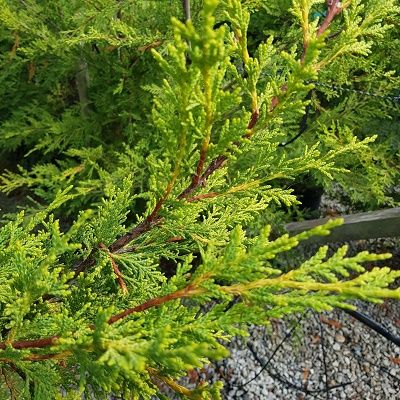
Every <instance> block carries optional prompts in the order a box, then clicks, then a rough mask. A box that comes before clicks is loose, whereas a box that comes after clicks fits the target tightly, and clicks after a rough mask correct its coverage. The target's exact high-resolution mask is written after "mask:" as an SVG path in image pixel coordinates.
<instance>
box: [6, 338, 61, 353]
mask: <svg viewBox="0 0 400 400" xmlns="http://www.w3.org/2000/svg"><path fill="white" fill-rule="evenodd" d="M59 338H60V336H58V335H54V336H49V337H46V338H41V339H33V340H16V341H15V342H11V343H6V342H2V343H0V349H1V350H5V349H6V347H7V345H9V346H11V347H13V348H14V349H18V350H21V349H30V348H37V349H40V348H42V347H49V346H52V345H53V344H55V342H56V341H57V340H58V339H59Z"/></svg>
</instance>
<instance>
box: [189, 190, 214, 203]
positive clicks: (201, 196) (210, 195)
mask: <svg viewBox="0 0 400 400" xmlns="http://www.w3.org/2000/svg"><path fill="white" fill-rule="evenodd" d="M216 196H218V193H217V192H210V193H203V194H199V195H198V196H193V197H188V198H187V199H186V201H187V202H189V203H193V202H194V201H198V200H203V199H212V198H213V197H216Z"/></svg>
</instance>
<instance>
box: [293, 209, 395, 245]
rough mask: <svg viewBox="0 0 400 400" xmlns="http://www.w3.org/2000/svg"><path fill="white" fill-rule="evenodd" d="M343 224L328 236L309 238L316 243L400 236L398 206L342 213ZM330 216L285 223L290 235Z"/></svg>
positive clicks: (319, 223)
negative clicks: (349, 213)
mask: <svg viewBox="0 0 400 400" xmlns="http://www.w3.org/2000/svg"><path fill="white" fill-rule="evenodd" d="M341 218H344V224H343V225H342V226H339V227H337V228H335V229H333V230H332V232H331V234H330V235H329V236H323V237H321V236H319V237H315V238H311V239H310V241H312V242H318V243H330V242H348V241H351V240H362V239H376V238H384V237H396V236H400V207H395V208H389V209H386V210H379V211H369V212H363V213H358V214H351V215H343V216H341ZM329 219H332V218H321V219H313V220H309V221H301V222H291V223H289V224H287V225H286V229H287V231H288V232H289V234H290V235H295V234H297V233H300V232H303V231H306V230H308V229H311V228H314V227H316V226H318V225H322V224H324V223H325V222H327V221H328V220H329Z"/></svg>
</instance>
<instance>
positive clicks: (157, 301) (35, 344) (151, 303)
mask: <svg viewBox="0 0 400 400" xmlns="http://www.w3.org/2000/svg"><path fill="white" fill-rule="evenodd" d="M203 291H204V289H201V288H199V287H197V286H195V285H194V284H191V285H188V286H186V287H185V288H183V289H181V290H177V291H176V292H173V293H169V294H167V295H165V296H161V297H155V298H153V299H150V300H148V301H146V302H145V303H142V304H139V305H138V306H136V307H132V308H128V309H126V310H125V311H123V312H121V313H119V314H116V315H113V316H112V317H111V318H110V319H109V320H108V324H110V325H112V324H114V323H115V322H117V321H119V320H120V319H122V318H125V317H127V316H128V315H131V314H133V313H137V312H141V311H145V310H147V309H149V308H152V307H157V306H159V305H161V304H164V303H166V302H168V301H171V300H175V299H180V298H184V297H191V296H193V295H195V294H200V293H202V292H203ZM90 329H93V325H90ZM59 338H60V336H59V335H54V336H49V337H45V338H41V339H32V340H16V341H14V342H10V343H7V342H0V349H1V350H5V349H6V348H7V346H11V347H12V348H14V349H18V350H21V349H33V348H35V349H40V348H44V347H50V346H53V345H54V344H56V342H57V340H58V339H59ZM28 357H31V358H30V359H28V358H27V359H26V361H32V360H33V358H36V361H37V360H41V359H43V360H47V359H50V358H55V357H57V354H39V355H31V356H28Z"/></svg>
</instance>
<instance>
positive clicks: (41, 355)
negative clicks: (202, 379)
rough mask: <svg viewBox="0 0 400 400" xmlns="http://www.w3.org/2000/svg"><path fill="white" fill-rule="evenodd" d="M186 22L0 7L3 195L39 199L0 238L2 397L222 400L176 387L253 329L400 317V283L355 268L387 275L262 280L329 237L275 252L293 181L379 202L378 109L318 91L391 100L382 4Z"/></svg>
mask: <svg viewBox="0 0 400 400" xmlns="http://www.w3.org/2000/svg"><path fill="white" fill-rule="evenodd" d="M191 5H192V7H191V17H192V18H191V19H189V20H188V21H186V22H182V21H183V20H184V19H185V17H184V13H183V9H182V7H181V4H180V2H175V1H165V2H154V1H142V2H137V1H133V0H132V1H129V0H128V1H124V2H120V1H114V0H104V1H98V2H97V1H90V2H81V1H73V0H72V1H71V0H70V1H68V2H65V1H61V0H60V1H34V0H32V1H24V2H19V1H6V0H1V1H0V21H1V30H0V37H1V46H2V50H3V55H2V63H3V64H4V66H5V68H4V69H3V70H2V71H1V73H0V76H1V82H2V85H1V89H0V90H2V96H3V98H5V99H6V101H5V102H4V103H3V104H2V105H1V106H0V107H1V113H2V120H1V125H0V146H1V150H2V151H3V152H4V154H5V155H7V154H10V152H12V151H15V150H18V151H19V152H20V154H23V155H24V157H21V159H20V160H19V164H20V165H19V167H18V170H15V169H14V170H11V169H10V170H6V171H4V172H3V174H2V176H1V181H0V188H1V190H2V191H3V192H5V193H10V192H12V191H14V190H15V189H18V188H29V190H30V194H31V195H32V196H34V198H35V200H36V204H35V206H33V207H30V208H29V209H28V210H26V212H20V213H17V214H12V215H9V216H8V221H7V222H4V224H3V226H2V227H1V228H0V249H1V252H0V259H1V264H0V265H1V269H0V274H1V279H0V314H1V317H2V318H1V320H0V329H1V342H0V363H1V368H2V375H1V376H0V394H1V396H2V397H3V398H20V399H43V400H44V399H46V400H47V399H53V398H54V399H61V398H69V399H78V398H79V399H80V398H82V395H85V396H86V398H96V399H102V398H104V399H106V398H109V396H110V394H114V395H119V396H122V397H123V398H132V399H150V398H151V396H153V395H157V396H159V397H160V398H162V396H163V395H162V393H160V389H159V387H160V386H162V385H166V386H168V387H170V388H171V389H172V390H173V391H175V392H176V393H178V394H181V395H182V396H183V397H184V398H191V399H214V398H215V399H218V398H219V389H220V384H219V383H217V384H215V385H207V384H204V385H201V386H200V387H198V388H196V389H194V390H189V389H187V388H184V387H182V386H181V385H180V384H179V383H178V382H177V380H178V379H179V378H180V377H182V376H183V375H185V374H186V372H187V371H188V370H190V369H192V368H197V367H202V366H203V365H205V364H207V363H209V362H210V361H214V360H218V359H221V358H222V357H225V356H227V350H226V348H225V347H224V343H226V342H227V341H229V339H230V338H231V337H232V336H233V335H244V334H246V326H247V325H249V324H252V323H255V324H268V321H269V319H270V318H272V317H273V318H282V317H284V316H285V315H287V314H290V313H295V312H301V311H303V310H306V309H308V308H313V309H315V310H317V311H321V310H328V309H331V308H333V307H343V308H353V307H354V306H353V305H352V302H351V301H352V300H354V299H363V300H368V301H373V302H380V301H382V300H383V299H384V298H400V290H399V289H393V288H389V285H390V284H392V283H393V282H394V281H395V279H396V278H398V277H399V276H400V272H399V271H391V270H389V269H388V268H385V267H383V268H372V269H368V270H365V268H364V267H363V266H362V264H363V263H364V262H368V263H371V262H374V261H378V260H383V259H386V258H388V257H389V256H390V255H388V254H381V255H376V254H370V253H368V252H362V253H359V254H358V255H356V256H354V257H347V256H346V252H347V248H346V247H342V248H341V249H339V250H338V251H337V252H336V253H335V254H334V255H332V256H330V257H327V248H326V247H322V248H321V249H320V250H319V251H318V252H317V253H316V254H315V256H313V257H312V258H310V259H309V260H306V261H305V262H303V263H301V262H300V263H299V265H298V267H297V268H294V269H291V270H289V271H287V270H286V271H283V270H281V269H279V268H278V267H277V266H276V265H275V264H274V258H275V257H276V256H277V255H278V254H280V253H283V252H287V251H289V250H291V249H292V248H294V247H295V246H297V245H298V243H299V242H300V241H302V240H306V239H307V238H309V237H310V236H312V235H326V234H328V233H329V230H330V229H333V228H334V227H335V226H337V225H338V224H340V223H341V221H340V220H335V221H330V222H329V223H327V224H326V225H325V226H322V227H318V228H316V229H314V230H312V231H310V232H305V233H302V234H299V235H297V236H294V237H289V236H288V235H283V236H281V237H278V238H276V239H271V228H270V227H269V226H266V227H264V226H263V227H260V222H259V221H260V220H262V219H263V218H268V215H270V214H271V213H273V212H274V211H275V210H276V208H277V207H290V206H291V205H294V204H297V203H298V200H297V199H296V196H295V195H294V194H293V192H292V190H291V189H290V188H288V185H287V182H290V181H292V180H294V179H296V178H297V179H298V178H299V177H301V176H302V174H305V173H312V174H313V176H314V177H315V179H318V180H320V181H321V182H322V183H323V184H324V185H328V182H330V181H331V180H333V179H334V180H336V181H338V182H339V183H340V184H342V185H343V187H345V188H347V189H348V190H350V189H352V188H353V189H354V188H356V189H357V190H358V189H359V191H358V192H357V191H354V192H352V195H353V198H354V200H355V201H359V200H360V197H362V194H363V193H367V189H368V190H370V191H371V192H372V196H370V197H369V200H368V202H369V203H370V204H371V203H373V204H382V203H388V202H391V203H392V204H393V203H394V200H393V199H390V198H389V197H388V195H387V192H386V189H387V187H388V186H390V185H391V184H392V183H393V180H394V179H395V178H396V177H397V173H398V171H396V170H395V169H393V168H392V164H394V163H395V162H396V157H398V154H396V151H393V150H391V149H390V143H389V144H388V141H389V142H390V140H392V139H391V138H390V137H386V138H378V136H377V135H376V134H374V135H371V134H370V131H369V129H368V124H367V122H365V116H366V114H371V112H372V111H371V110H373V112H374V113H375V114H372V115H376V114H377V113H378V111H377V110H378V107H380V105H379V103H378V102H377V99H375V98H371V99H369V101H366V100H365V99H363V100H360V99H359V98H357V97H356V96H352V97H350V98H344V96H343V94H342V93H339V94H338V93H334V92H332V91H331V90H330V89H329V88H322V89H318V90H319V94H317V93H316V89H317V88H318V87H317V86H316V85H315V83H314V82H316V81H318V80H323V81H328V82H329V81H334V82H336V83H337V84H339V85H342V86H345V85H349V84H353V83H354V84H357V85H359V86H357V87H358V88H362V89H364V90H373V89H374V88H378V89H379V90H381V91H384V93H386V94H388V95H393V96H395V95H396V93H395V88H396V85H398V83H399V82H398V77H397V76H396V74H395V72H393V71H390V70H389V68H390V64H388V63H387V61H385V60H383V59H382V58H379V54H381V55H382V54H383V52H385V51H389V48H390V49H392V50H391V51H395V49H396V48H397V49H398V48H399V46H398V45H399V42H398V38H397V39H396V37H395V35H396V33H393V30H392V29H393V24H394V23H396V20H395V17H394V15H396V14H397V13H398V11H399V9H398V7H397V6H396V2H395V1H394V0H366V1H359V0H353V1H346V2H343V3H339V2H338V1H336V0H332V1H327V3H326V4H325V3H324V2H323V1H320V0H293V2H286V1H273V2H268V4H267V3H266V2H264V1H257V0H254V1H239V0H220V1H217V0H204V1H201V2H200V1H193V2H192V4H191ZM264 17H265V21H266V22H263V24H264V25H262V26H263V30H264V35H262V36H263V37H262V38H261V39H260V34H259V29H258V28H257V27H259V26H260V23H261V22H260V21H262V20H263V18H264ZM279 21H281V22H282V23H279ZM257 32H258V33H257ZM387 38H393V41H392V43H391V44H390V45H388V44H387V43H386V42H385V40H384V39H387ZM382 42H383V43H384V44H381V43H382ZM369 74H372V76H370V75H369ZM365 75H368V77H366V76H365ZM397 87H398V86H397ZM335 96H338V97H335ZM310 105H312V106H313V107H312V109H313V110H314V111H313V112H312V116H311V123H309V125H308V128H307V129H306V130H305V131H304V134H303V135H302V136H301V137H300V138H299V140H296V141H295V142H293V143H292V144H291V145H290V146H281V144H282V142H287V141H288V140H289V139H290V138H291V137H293V136H294V135H296V134H297V133H298V121H299V120H301V119H302V117H303V116H304V114H305V113H306V112H308V111H307V107H309V106H310ZM394 107H395V106H393V105H391V104H388V105H387V106H386V108H385V110H384V111H382V112H381V114H380V118H382V119H385V120H386V119H388V118H390V117H391V116H392V115H394ZM324 108H326V110H324V112H322V111H323V109H324ZM358 121H363V123H362V124H361V123H360V124H358ZM354 127H355V128H354ZM376 133H379V132H376ZM381 139H382V140H381ZM377 140H378V145H375V144H374V142H375V141H377ZM383 148H385V149H386V151H387V152H388V153H387V154H389V155H390V157H387V156H385V155H382V154H381V153H380V151H381V150H382V149H383ZM349 169H351V170H352V172H351V173H350V171H349ZM360 177H363V181H362V182H361V184H360V185H359V186H357V187H356V186H355V182H356V181H357V180H358V179H360ZM361 189H362V190H361ZM65 216H67V219H66V220H65ZM60 217H63V226H62V228H60V222H59V220H58V218H60ZM64 225H65V226H64ZM168 265H172V268H171V269H172V271H171V270H169V269H168Z"/></svg>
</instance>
